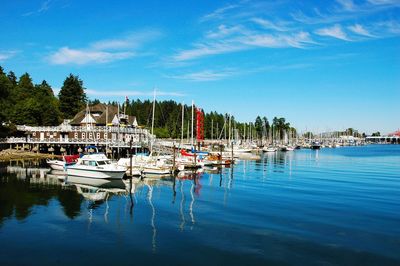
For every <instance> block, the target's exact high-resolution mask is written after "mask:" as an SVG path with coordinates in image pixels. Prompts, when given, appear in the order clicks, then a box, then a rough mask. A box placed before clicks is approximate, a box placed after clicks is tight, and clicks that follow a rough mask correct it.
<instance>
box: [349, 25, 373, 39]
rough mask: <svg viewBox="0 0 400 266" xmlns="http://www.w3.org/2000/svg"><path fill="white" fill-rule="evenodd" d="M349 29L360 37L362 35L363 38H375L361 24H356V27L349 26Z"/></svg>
mask: <svg viewBox="0 0 400 266" xmlns="http://www.w3.org/2000/svg"><path fill="white" fill-rule="evenodd" d="M347 28H348V29H349V30H351V31H352V32H354V33H356V34H358V35H362V36H366V37H374V35H372V34H371V33H370V32H369V31H368V30H367V29H366V28H365V27H364V26H362V25H360V24H354V25H351V26H348V27H347Z"/></svg>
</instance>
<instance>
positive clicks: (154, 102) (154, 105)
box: [151, 89, 156, 135]
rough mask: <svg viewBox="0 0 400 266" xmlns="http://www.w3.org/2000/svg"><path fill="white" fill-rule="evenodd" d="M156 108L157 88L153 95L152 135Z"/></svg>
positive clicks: (152, 133)
mask: <svg viewBox="0 0 400 266" xmlns="http://www.w3.org/2000/svg"><path fill="white" fill-rule="evenodd" d="M155 110H156V89H154V97H153V116H152V119H151V135H154V112H155Z"/></svg>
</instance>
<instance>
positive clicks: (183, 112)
mask: <svg viewBox="0 0 400 266" xmlns="http://www.w3.org/2000/svg"><path fill="white" fill-rule="evenodd" d="M184 108H185V103H184V102H182V125H181V146H182V145H183V122H184V118H185V109H184Z"/></svg>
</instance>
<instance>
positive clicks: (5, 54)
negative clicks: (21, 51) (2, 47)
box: [0, 51, 18, 62]
mask: <svg viewBox="0 0 400 266" xmlns="http://www.w3.org/2000/svg"><path fill="white" fill-rule="evenodd" d="M17 53H18V51H0V62H4V61H6V60H8V59H10V58H12V57H14V56H15V55H16V54H17Z"/></svg>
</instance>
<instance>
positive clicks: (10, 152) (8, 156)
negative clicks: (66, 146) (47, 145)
mask: <svg viewBox="0 0 400 266" xmlns="http://www.w3.org/2000/svg"><path fill="white" fill-rule="evenodd" d="M55 157H57V155H54V154H47V153H37V152H32V151H24V150H16V149H6V150H2V151H1V152H0V161H1V162H6V161H11V160H34V159H53V158H55Z"/></svg>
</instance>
